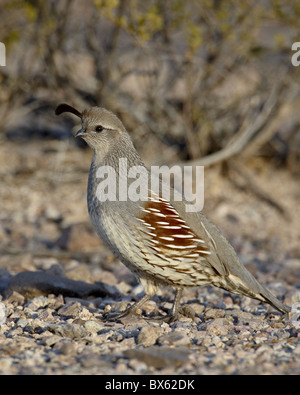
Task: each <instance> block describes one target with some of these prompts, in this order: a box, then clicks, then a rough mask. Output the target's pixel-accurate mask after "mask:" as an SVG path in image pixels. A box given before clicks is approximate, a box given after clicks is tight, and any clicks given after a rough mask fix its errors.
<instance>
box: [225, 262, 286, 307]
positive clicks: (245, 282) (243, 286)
mask: <svg viewBox="0 0 300 395" xmlns="http://www.w3.org/2000/svg"><path fill="white" fill-rule="evenodd" d="M228 280H229V282H227V289H228V290H230V291H231V292H234V293H239V294H243V295H245V296H248V297H251V298H254V299H257V300H260V301H261V302H266V303H269V304H270V305H271V306H273V307H274V308H275V309H277V310H278V311H280V312H281V313H283V314H287V313H289V312H290V311H291V308H290V307H289V306H286V305H284V304H283V303H281V302H280V301H279V300H278V299H277V298H276V296H275V295H273V294H272V292H270V291H269V290H268V289H267V288H265V287H264V286H262V285H261V284H259V282H258V281H257V280H256V279H255V278H254V277H253V276H252V275H251V274H250V273H249V272H248V271H247V270H246V269H245V271H244V276H243V278H240V277H236V276H234V275H232V274H229V276H228V277H227V281H228ZM228 285H229V287H228ZM231 285H232V287H231Z"/></svg>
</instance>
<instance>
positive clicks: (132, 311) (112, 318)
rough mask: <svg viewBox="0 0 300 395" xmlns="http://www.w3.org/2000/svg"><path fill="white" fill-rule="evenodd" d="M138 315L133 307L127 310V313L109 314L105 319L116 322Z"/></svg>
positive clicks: (105, 315)
mask: <svg viewBox="0 0 300 395" xmlns="http://www.w3.org/2000/svg"><path fill="white" fill-rule="evenodd" d="M136 315H138V314H137V312H136V309H135V308H133V306H131V307H129V308H128V309H126V310H125V311H122V312H120V313H118V312H113V313H110V312H109V313H106V314H103V317H104V318H105V320H106V321H115V320H118V319H120V318H124V317H130V316H136Z"/></svg>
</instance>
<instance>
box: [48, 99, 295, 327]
mask: <svg viewBox="0 0 300 395" xmlns="http://www.w3.org/2000/svg"><path fill="white" fill-rule="evenodd" d="M65 112H69V113H72V114H74V115H76V116H77V117H79V118H80V119H81V122H82V128H81V129H80V130H79V131H78V132H77V133H76V135H75V137H81V138H82V139H84V140H85V141H86V142H87V144H88V145H89V146H90V147H91V148H92V150H93V152H94V155H93V159H92V163H91V167H90V172H89V177H88V190H87V201H88V211H89V215H90V219H91V222H92V224H93V227H94V229H95V230H96V232H97V234H98V236H99V237H100V238H101V239H102V240H103V242H104V243H105V244H106V245H107V246H108V247H109V248H110V249H111V251H112V252H113V253H114V255H115V256H116V257H117V258H119V259H120V260H121V261H122V262H123V263H124V264H125V265H126V266H127V267H128V268H129V269H130V270H131V271H132V272H133V273H134V274H135V275H136V276H137V277H138V279H139V280H140V282H141V284H142V285H143V287H144V290H145V294H144V296H143V297H142V298H141V299H140V300H138V301H137V302H135V303H134V304H133V305H132V306H131V307H129V308H127V310H126V311H125V312H122V313H120V314H116V315H114V316H113V318H114V319H117V318H120V317H123V316H125V315H128V314H134V313H135V312H136V310H137V309H139V308H140V307H141V306H142V305H143V304H144V303H145V302H146V301H148V300H149V299H150V298H152V297H153V296H154V295H155V294H156V292H157V290H158V288H159V287H160V286H169V287H172V288H173V289H175V298H174V302H173V305H172V308H171V310H170V313H169V314H168V315H167V317H165V319H166V320H169V321H174V320H176V319H177V318H178V309H179V303H180V298H181V296H182V292H183V289H184V288H185V287H198V286H201V285H213V286H215V287H219V288H223V289H225V290H227V291H230V292H232V293H236V294H241V295H245V296H248V297H251V298H254V299H257V300H259V301H262V302H266V303H269V304H270V305H271V306H273V307H274V308H276V309H277V310H279V311H280V312H282V313H287V312H289V311H290V308H289V307H288V306H285V305H284V304H283V303H281V302H280V301H279V300H278V299H277V298H276V297H275V296H274V295H273V294H272V293H271V292H270V291H269V290H267V289H266V288H265V287H264V286H262V285H261V284H259V283H258V281H257V280H256V279H255V278H254V277H253V276H252V275H251V274H250V273H249V272H248V271H247V269H246V268H245V267H244V265H243V264H242V263H241V262H240V260H239V258H238V256H237V254H236V253H235V251H234V249H233V247H232V246H231V245H230V244H229V242H228V241H227V240H226V239H225V237H224V236H223V234H222V233H221V231H220V230H219V229H218V228H217V227H216V226H215V225H214V224H213V223H211V222H210V221H209V220H208V219H207V218H206V216H205V215H204V214H203V213H202V212H201V211H199V212H192V213H191V212H187V211H186V210H185V204H184V200H181V201H180V200H179V199H178V200H177V199H174V197H173V195H172V194H171V193H170V198H169V199H166V198H165V197H164V196H162V194H160V192H157V191H153V190H151V187H150V186H149V185H148V184H147V188H146V195H147V196H146V198H145V199H140V200H139V201H136V199H123V198H122V199H120V198H119V199H101V196H99V190H97V188H98V186H99V182H100V181H99V177H98V176H99V174H98V173H97V171H98V169H101V168H110V169H113V170H114V172H115V174H116V175H117V176H118V177H117V184H120V182H121V180H123V179H125V177H126V176H127V175H128V174H127V173H126V172H127V171H128V168H131V167H133V166H138V167H139V168H142V169H144V170H145V172H146V173H147V172H148V170H147V169H146V167H145V165H144V163H143V161H142V159H141V158H140V156H139V154H138V153H137V151H136V149H135V148H134V145H133V143H132V140H131V138H130V136H129V134H128V133H127V131H126V129H125V127H124V125H123V123H122V122H121V121H120V120H119V118H118V117H117V116H116V115H114V114H113V113H112V112H110V111H108V110H106V109H104V108H100V107H92V108H90V109H88V110H84V111H83V112H80V111H78V110H76V109H75V108H74V107H72V106H70V105H68V104H60V105H59V106H58V107H57V108H56V110H55V113H56V115H60V114H62V113H65ZM124 158H125V159H126V163H127V167H128V168H125V167H124V166H122V165H120V163H122V161H121V159H124ZM118 186H120V185H117V187H118ZM170 188H171V187H170ZM100 195H101V193H100Z"/></svg>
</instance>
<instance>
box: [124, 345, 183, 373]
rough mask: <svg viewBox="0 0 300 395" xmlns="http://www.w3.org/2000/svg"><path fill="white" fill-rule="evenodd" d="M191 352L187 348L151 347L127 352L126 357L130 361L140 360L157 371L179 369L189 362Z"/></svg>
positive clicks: (125, 352)
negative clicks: (171, 368)
mask: <svg viewBox="0 0 300 395" xmlns="http://www.w3.org/2000/svg"><path fill="white" fill-rule="evenodd" d="M190 354H191V351H190V350H188V349H187V348H179V347H177V348H171V347H166V346H162V347H160V346H150V347H148V348H145V349H141V348H139V349H135V350H126V351H124V355H125V356H126V357H127V358H129V359H138V360H139V361H141V362H144V363H145V364H146V365H147V366H152V367H154V368H155V369H163V368H166V367H171V366H172V367H175V368H178V367H180V366H182V365H184V364H185V363H187V362H189V355H190Z"/></svg>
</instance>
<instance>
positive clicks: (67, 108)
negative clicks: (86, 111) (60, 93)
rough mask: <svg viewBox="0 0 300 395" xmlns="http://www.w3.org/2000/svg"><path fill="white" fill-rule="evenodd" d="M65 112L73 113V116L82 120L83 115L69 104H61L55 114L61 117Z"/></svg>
mask: <svg viewBox="0 0 300 395" xmlns="http://www.w3.org/2000/svg"><path fill="white" fill-rule="evenodd" d="M63 112H71V113H72V114H74V115H76V116H77V117H79V118H82V113H81V112H79V111H78V110H76V108H74V107H72V106H69V104H65V103H62V104H59V105H58V106H57V107H56V109H55V114H56V115H60V114H62V113H63Z"/></svg>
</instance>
